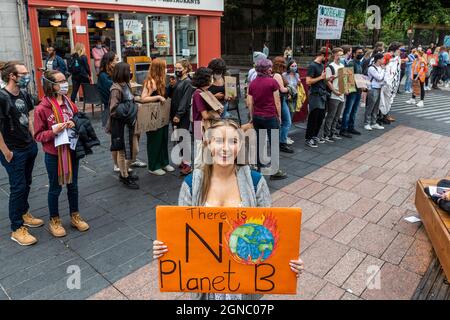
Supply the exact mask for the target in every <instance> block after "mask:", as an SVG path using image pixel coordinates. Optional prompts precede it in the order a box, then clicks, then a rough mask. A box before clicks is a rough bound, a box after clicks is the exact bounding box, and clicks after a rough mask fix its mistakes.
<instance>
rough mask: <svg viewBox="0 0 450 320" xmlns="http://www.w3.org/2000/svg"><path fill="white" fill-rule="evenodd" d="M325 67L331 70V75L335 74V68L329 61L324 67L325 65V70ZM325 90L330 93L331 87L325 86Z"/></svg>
mask: <svg viewBox="0 0 450 320" xmlns="http://www.w3.org/2000/svg"><path fill="white" fill-rule="evenodd" d="M326 68H330V70H331V75H332V76H334V75H336V70H335V69H334V67H333V66H332V65H331V63H330V64H328V65H327V66H326V67H325V70H326ZM327 92H328V93H330V94H331V92H332V91H331V89H330V88H329V87H328V86H327Z"/></svg>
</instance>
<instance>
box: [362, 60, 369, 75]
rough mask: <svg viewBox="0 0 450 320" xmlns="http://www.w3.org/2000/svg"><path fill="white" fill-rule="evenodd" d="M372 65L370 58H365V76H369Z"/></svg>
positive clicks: (363, 66)
mask: <svg viewBox="0 0 450 320" xmlns="http://www.w3.org/2000/svg"><path fill="white" fill-rule="evenodd" d="M370 66H371V64H370V59H364V61H363V63H362V74H363V75H365V76H368V75H369V74H368V73H369V67H370Z"/></svg>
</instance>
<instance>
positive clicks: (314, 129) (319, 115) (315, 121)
mask: <svg viewBox="0 0 450 320" xmlns="http://www.w3.org/2000/svg"><path fill="white" fill-rule="evenodd" d="M324 118H325V109H320V108H316V109H314V110H313V111H311V112H310V114H309V115H308V124H307V125H306V135H305V138H306V140H310V139H312V138H313V137H317V136H319V131H320V127H321V126H322V123H323V119H324Z"/></svg>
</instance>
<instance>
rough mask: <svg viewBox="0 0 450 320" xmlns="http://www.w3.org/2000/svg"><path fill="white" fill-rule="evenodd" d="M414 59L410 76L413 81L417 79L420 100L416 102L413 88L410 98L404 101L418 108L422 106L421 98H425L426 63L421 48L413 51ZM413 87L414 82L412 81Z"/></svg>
mask: <svg viewBox="0 0 450 320" xmlns="http://www.w3.org/2000/svg"><path fill="white" fill-rule="evenodd" d="M415 58H416V59H415V60H414V62H413V65H412V74H411V77H412V79H413V82H414V81H418V83H419V85H420V101H419V102H418V103H417V104H416V95H415V92H414V91H415V90H413V93H412V98H411V99H409V100H408V101H406V103H408V104H416V105H417V106H418V107H419V108H422V107H423V106H424V104H423V100H424V99H425V78H426V74H427V71H428V64H427V61H426V59H425V57H424V52H423V51H421V50H417V51H416V53H415ZM413 87H414V83H413Z"/></svg>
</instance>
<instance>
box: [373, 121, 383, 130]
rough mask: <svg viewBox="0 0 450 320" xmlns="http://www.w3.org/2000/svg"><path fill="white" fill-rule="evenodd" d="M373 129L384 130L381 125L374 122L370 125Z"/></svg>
mask: <svg viewBox="0 0 450 320" xmlns="http://www.w3.org/2000/svg"><path fill="white" fill-rule="evenodd" d="M372 128H373V129H377V130H384V127H383V126H380V125H379V124H378V123H375V124H374V125H372Z"/></svg>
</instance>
